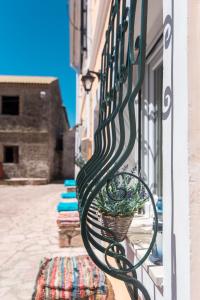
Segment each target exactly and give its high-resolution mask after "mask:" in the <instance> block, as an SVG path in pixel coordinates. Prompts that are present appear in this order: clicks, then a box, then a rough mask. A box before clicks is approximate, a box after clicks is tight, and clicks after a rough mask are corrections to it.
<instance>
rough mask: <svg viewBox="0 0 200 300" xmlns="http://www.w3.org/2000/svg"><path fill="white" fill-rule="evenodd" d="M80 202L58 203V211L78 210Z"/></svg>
mask: <svg viewBox="0 0 200 300" xmlns="http://www.w3.org/2000/svg"><path fill="white" fill-rule="evenodd" d="M77 210H78V202H59V203H58V205H57V211H58V212H60V211H77Z"/></svg>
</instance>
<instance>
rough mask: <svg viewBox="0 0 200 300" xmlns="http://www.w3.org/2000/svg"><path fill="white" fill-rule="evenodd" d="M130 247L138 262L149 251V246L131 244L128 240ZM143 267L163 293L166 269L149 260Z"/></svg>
mask: <svg viewBox="0 0 200 300" xmlns="http://www.w3.org/2000/svg"><path fill="white" fill-rule="evenodd" d="M127 242H128V244H129V247H130V248H131V249H132V251H133V253H134V255H135V256H136V259H137V261H140V260H141V259H142V258H143V257H144V255H145V254H146V251H147V244H143V245H142V244H140V245H134V246H133V244H132V243H130V241H129V240H128V239H127ZM142 267H143V268H144V269H145V271H146V272H147V274H148V275H149V277H150V278H151V280H152V281H153V283H154V284H155V285H156V286H157V287H158V288H159V290H160V292H161V293H162V292H163V277H164V268H163V266H157V265H155V264H154V263H152V262H151V261H150V259H149V258H147V259H146V260H145V261H144V263H143V264H142Z"/></svg>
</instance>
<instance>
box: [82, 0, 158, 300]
mask: <svg viewBox="0 0 200 300" xmlns="http://www.w3.org/2000/svg"><path fill="white" fill-rule="evenodd" d="M127 2H128V3H129V5H128V4H127ZM137 2H138V3H140V4H138V3H137ZM140 5H141V7H137V6H140ZM147 8H148V1H147V0H141V1H137V0H130V1H126V0H113V1H112V4H111V11H110V17H109V24H108V29H107V31H106V38H105V45H104V48H103V52H102V60H101V85H100V105H99V123H98V128H97V130H96V132H95V136H94V145H95V150H94V153H93V155H92V157H91V159H90V160H89V161H88V162H87V164H86V165H85V166H84V167H83V168H82V169H81V171H80V172H79V174H78V177H77V186H78V187H77V194H78V200H79V210H80V218H81V232H82V237H83V241H84V245H85V247H86V249H87V251H88V253H89V255H90V256H91V258H92V259H93V260H94V262H95V263H96V264H97V265H98V266H99V267H100V268H101V269H102V270H103V271H105V272H106V273H108V274H110V275H112V276H114V277H116V278H118V279H121V280H123V281H124V282H125V283H126V284H127V288H128V291H129V293H130V295H131V298H132V299H138V290H139V291H140V292H141V293H142V294H143V296H144V299H146V300H149V299H150V297H149V294H148V292H147V290H146V288H145V287H144V286H143V285H142V283H141V282H139V281H138V280H137V274H136V269H137V268H138V267H139V266H141V264H142V263H143V262H144V261H145V259H146V258H147V257H148V255H149V254H150V252H151V250H152V247H153V245H154V242H155V239H156V233H157V215H156V208H155V204H154V199H153V196H152V194H151V191H150V190H149V188H148V186H147V185H146V184H145V183H144V181H143V180H142V179H141V178H140V177H139V176H137V175H135V174H132V173H129V172H121V171H120V168H121V167H122V166H123V164H124V163H125V162H126V160H127V159H128V157H129V155H130V154H131V152H132V150H133V148H134V145H135V141H136V117H135V108H134V107H135V99H136V97H137V96H138V93H139V92H140V90H141V87H142V83H143V79H144V71H145V56H146V29H147ZM136 9H139V10H140V14H141V17H140V29H139V34H137V37H135V32H134V31H135V17H136ZM125 112H126V115H127V117H126V119H125V117H124V114H125ZM125 123H126V124H125ZM127 124H128V125H127ZM127 126H128V127H127ZM130 187H134V188H133V189H132V190H131V193H132V194H130ZM105 193H106V199H107V200H109V201H110V202H112V203H113V202H114V203H119V202H120V201H122V200H123V201H124V199H126V200H127V201H130V197H132V196H134V194H135V193H137V194H138V195H139V196H140V195H141V197H144V194H145V195H146V198H148V200H149V201H150V202H151V204H152V208H153V209H152V211H153V213H154V227H153V228H154V229H153V235H152V240H151V242H150V244H149V248H148V250H147V251H146V254H145V255H144V257H143V258H142V259H141V260H140V261H139V262H137V263H136V264H135V265H134V264H133V262H131V261H129V260H128V258H127V257H126V251H125V249H124V247H123V246H122V243H121V240H120V239H119V238H118V235H117V233H116V231H115V230H113V228H111V227H110V226H109V224H108V226H107V225H106V223H105V222H102V218H101V217H100V213H99V210H98V205H97V199H98V198H99V197H102V200H103V199H104V197H105ZM142 195H143V196H142ZM122 227H123V224H122ZM116 230H118V229H117V228H116ZM101 253H102V255H101ZM113 261H115V264H114V265H113Z"/></svg>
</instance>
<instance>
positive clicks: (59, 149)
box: [56, 136, 63, 151]
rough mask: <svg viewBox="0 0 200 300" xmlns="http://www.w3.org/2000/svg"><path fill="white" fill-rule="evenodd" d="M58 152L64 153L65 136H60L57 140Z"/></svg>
mask: <svg viewBox="0 0 200 300" xmlns="http://www.w3.org/2000/svg"><path fill="white" fill-rule="evenodd" d="M56 151H63V136H60V137H58V138H57V140H56Z"/></svg>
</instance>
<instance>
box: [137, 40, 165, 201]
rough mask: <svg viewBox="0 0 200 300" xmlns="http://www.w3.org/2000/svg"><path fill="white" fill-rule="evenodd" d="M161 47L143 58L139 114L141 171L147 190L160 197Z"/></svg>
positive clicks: (161, 163) (161, 172)
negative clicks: (146, 58) (146, 57)
mask: <svg viewBox="0 0 200 300" xmlns="http://www.w3.org/2000/svg"><path fill="white" fill-rule="evenodd" d="M162 86H163V62H162V47H161V46H158V47H157V49H156V51H155V52H154V53H153V54H152V55H151V57H149V58H148V60H147V67H146V74H145V82H144V90H143V96H144V99H143V100H142V103H141V105H142V115H141V150H142V153H141V174H142V176H143V178H144V179H145V180H146V182H147V184H148V186H149V187H150V189H151V191H152V192H153V193H154V194H156V195H157V196H159V197H162V192H163V191H162V189H163V187H162V185H163V170H162V165H163V158H162Z"/></svg>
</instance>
